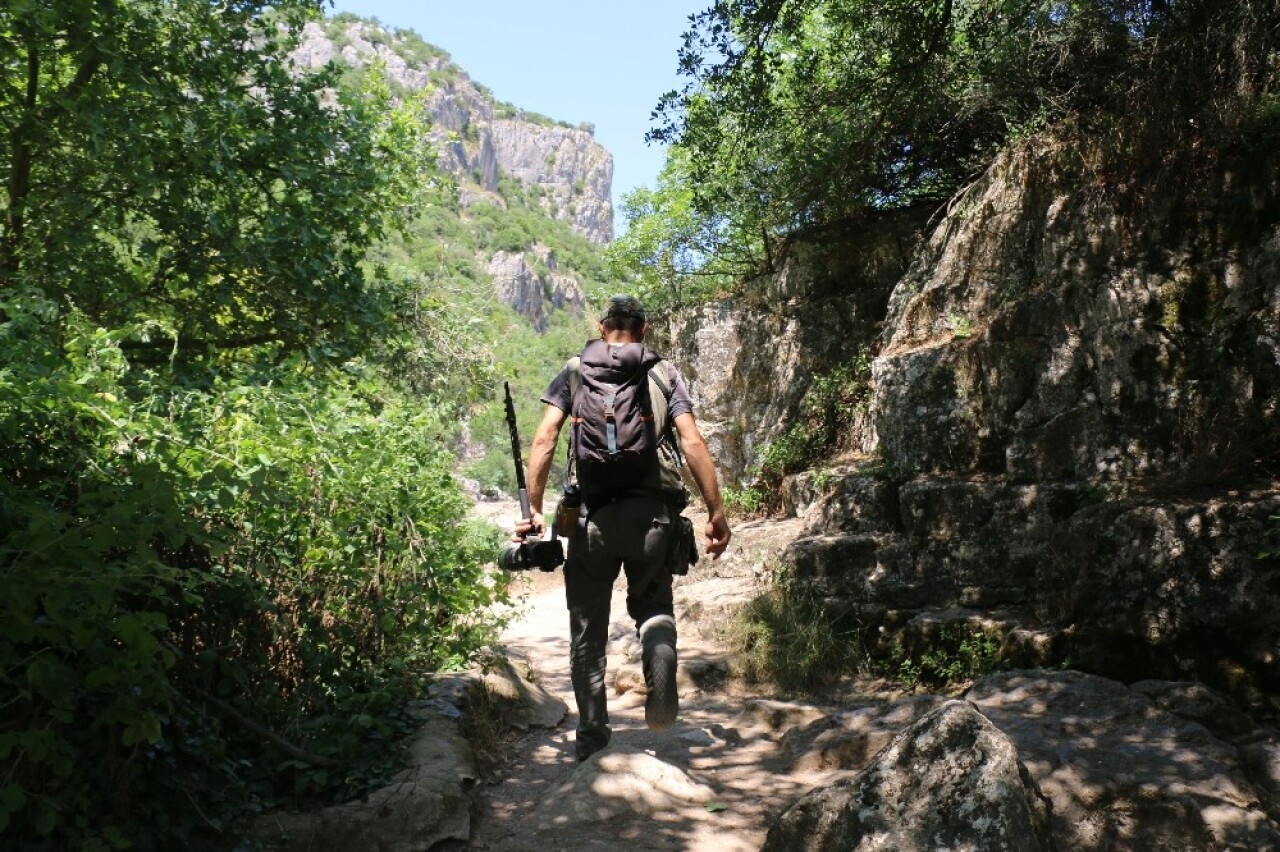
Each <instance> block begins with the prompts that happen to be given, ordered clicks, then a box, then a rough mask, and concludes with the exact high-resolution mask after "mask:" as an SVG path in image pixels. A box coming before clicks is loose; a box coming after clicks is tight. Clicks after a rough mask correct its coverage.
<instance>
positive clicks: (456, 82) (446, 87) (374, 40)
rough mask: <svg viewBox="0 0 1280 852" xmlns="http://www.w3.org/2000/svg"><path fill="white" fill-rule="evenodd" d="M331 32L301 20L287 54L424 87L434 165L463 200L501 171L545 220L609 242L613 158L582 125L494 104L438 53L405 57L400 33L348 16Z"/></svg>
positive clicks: (492, 184) (488, 187) (481, 191)
mask: <svg viewBox="0 0 1280 852" xmlns="http://www.w3.org/2000/svg"><path fill="white" fill-rule="evenodd" d="M338 29H339V30H340V34H339V35H338V37H337V38H335V37H332V36H331V35H330V34H329V33H330V32H333V31H334V30H333V27H332V26H331V27H330V28H328V29H326V27H325V26H322V25H321V24H318V23H311V24H308V25H307V26H306V29H305V31H304V35H303V41H302V44H301V46H300V47H299V49H298V51H297V52H296V53H295V56H296V57H297V59H298V60H299V62H300V63H301V64H302V65H304V66H307V67H313V68H314V67H320V66H322V65H324V64H325V63H327V62H330V61H332V60H338V61H341V62H345V63H347V64H350V65H353V66H356V67H365V66H368V65H369V64H370V63H372V62H379V63H381V64H382V66H383V68H384V72H385V73H386V75H387V77H388V78H389V79H390V80H392V81H393V82H394V83H395V84H397V85H399V86H401V87H403V88H404V89H405V90H407V91H410V92H419V91H422V90H424V89H426V90H427V91H428V96H427V109H428V110H429V111H430V114H431V119H432V123H433V126H434V128H435V134H436V138H437V140H438V142H439V146H440V154H441V157H440V165H441V167H442V168H444V169H445V170H446V171H448V172H450V173H452V174H454V175H455V176H457V177H458V178H459V181H460V183H461V191H462V192H461V194H462V201H463V203H464V204H465V203H467V202H468V201H471V200H474V199H476V198H478V197H484V195H485V193H486V192H487V193H492V192H493V191H495V190H497V188H498V177H499V174H507V175H511V176H512V177H514V178H516V179H517V180H519V181H520V182H521V183H523V184H524V185H525V186H527V187H536V188H537V193H538V195H539V196H540V203H541V205H542V207H543V209H544V210H545V211H546V212H547V214H548V215H550V216H551V217H552V218H554V219H557V220H560V221H564V222H567V223H569V224H570V225H571V226H572V228H573V229H574V230H575V231H576V232H578V233H580V234H582V235H583V236H585V237H586V238H587V239H589V240H591V241H592V242H594V243H597V244H600V245H603V244H604V243H607V242H609V241H610V240H612V239H613V203H612V200H611V197H610V186H611V184H612V182H613V157H612V155H611V154H610V153H609V152H608V151H607V150H605V149H604V148H603V147H602V146H601V145H599V144H598V143H597V142H596V141H595V139H594V138H593V136H592V133H591V131H590V130H587V129H579V128H574V127H568V126H564V125H561V124H557V123H554V122H551V121H549V120H542V121H535V120H533V119H532V118H531V117H525V116H524V114H523V113H520V112H519V111H517V110H513V109H512V108H510V107H507V106H506V105H502V104H498V103H496V102H495V101H494V99H493V97H492V96H491V95H490V94H489V93H488V92H487V91H486V90H484V89H483V88H482V87H480V86H478V85H477V84H475V83H474V82H473V81H472V80H471V78H470V77H469V76H467V73H466V72H465V71H463V70H462V69H460V68H458V67H457V66H456V65H454V64H453V63H452V62H451V61H450V60H449V58H448V56H447V54H444V53H443V52H433V53H431V54H430V55H427V56H414V57H412V58H411V59H406V57H405V55H404V54H405V53H408V52H409V51H406V50H405V49H404V47H403V44H402V43H403V42H404V41H405V38H404V37H403V36H401V35H398V34H395V33H390V32H388V31H386V30H385V29H383V28H381V27H379V26H377V25H375V24H371V23H368V22H363V21H351V22H346V23H343V24H341V25H340V26H339V27H338ZM508 112H514V113H515V114H514V115H506V114H505V113H508ZM489 200H492V199H489Z"/></svg>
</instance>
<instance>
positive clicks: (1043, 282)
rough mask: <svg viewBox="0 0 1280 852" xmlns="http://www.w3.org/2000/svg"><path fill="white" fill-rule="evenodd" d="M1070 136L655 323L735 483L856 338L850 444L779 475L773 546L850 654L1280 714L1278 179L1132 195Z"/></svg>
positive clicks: (1268, 175) (1264, 172)
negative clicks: (1109, 684)
mask: <svg viewBox="0 0 1280 852" xmlns="http://www.w3.org/2000/svg"><path fill="white" fill-rule="evenodd" d="M1087 144H1088V143H1087V142H1085V141H1081V140H1075V141H1062V140H1058V141H1052V142H1051V141H1046V140H1041V141H1039V142H1033V143H1028V144H1026V145H1024V146H1022V147H1020V148H1018V149H1017V150H1014V151H1011V152H1009V153H1007V154H1006V155H1004V156H1002V157H1001V158H1000V159H999V160H998V161H997V162H996V163H995V164H994V165H993V166H992V167H991V168H990V170H989V171H988V172H987V174H986V175H985V176H984V178H983V179H982V180H980V181H978V182H977V183H976V184H974V185H973V186H971V187H970V188H968V189H967V190H966V191H965V192H964V193H963V194H962V195H961V196H960V197H958V198H956V199H955V200H954V201H953V202H952V204H951V205H950V207H949V209H948V210H947V211H945V213H944V214H943V215H942V216H940V217H939V218H938V219H937V220H936V221H935V222H933V223H932V224H931V225H930V226H929V227H918V224H919V223H917V227H916V228H915V230H914V231H913V230H912V223H911V222H904V221H902V220H899V221H895V222H889V223H886V224H885V225H884V226H883V227H881V228H879V229H878V230H877V229H872V230H870V231H865V232H864V233H862V234H859V235H858V236H857V237H855V238H842V239H834V238H833V239H830V240H827V241H826V242H823V241H821V240H819V241H817V242H816V243H815V244H814V245H812V246H810V247H809V248H808V249H806V250H804V251H799V252H792V255H791V257H790V259H789V261H788V262H787V264H786V265H785V267H784V268H783V270H782V271H781V272H780V273H778V274H777V275H775V276H772V277H770V278H769V279H768V280H766V281H764V282H759V286H757V287H756V288H755V292H756V293H757V294H763V295H757V296H756V297H755V298H754V299H753V300H750V301H748V300H744V299H739V300H737V301H732V302H723V303H718V304H715V305H711V306H708V307H706V308H704V309H703V311H702V313H701V316H698V317H686V318H685V319H684V320H683V321H680V322H676V323H674V324H673V327H672V328H671V329H670V333H671V335H672V337H673V339H674V340H675V341H676V342H677V343H678V350H679V352H680V353H681V354H680V355H679V356H678V357H679V358H680V359H681V360H683V361H684V362H686V363H687V364H688V365H689V366H688V370H689V373H690V378H691V386H692V391H693V394H694V396H695V398H696V402H697V403H698V405H699V411H700V415H701V416H702V417H703V418H705V420H706V427H707V431H708V433H709V434H710V435H711V437H712V443H713V444H714V446H715V449H716V451H717V453H718V455H719V458H720V462H721V464H722V465H723V470H722V472H723V473H724V474H725V475H726V477H728V478H732V479H737V480H739V481H742V480H743V479H746V478H749V477H750V474H751V470H752V466H753V465H754V464H756V463H758V460H759V448H760V447H761V446H762V445H764V444H765V443H767V442H768V441H769V440H770V439H773V438H775V437H776V436H777V435H778V434H779V430H780V429H781V428H783V426H785V424H786V423H787V421H788V419H789V418H794V417H795V415H796V413H797V409H798V406H799V404H800V399H801V397H802V395H803V393H804V391H805V390H806V389H807V387H808V386H809V385H810V383H811V382H812V381H813V379H814V377H815V376H819V375H822V374H823V373H825V372H829V371H831V370H832V369H833V368H834V367H835V366H837V365H838V364H840V363H842V362H844V361H845V360H847V359H848V358H849V357H850V354H851V353H855V352H859V351H861V352H864V353H867V355H868V356H874V357H873V361H872V371H871V372H872V376H871V382H870V385H869V387H868V389H867V390H868V392H867V397H866V399H867V401H866V404H865V405H863V406H862V407H861V408H860V409H859V410H855V411H849V412H847V414H846V418H845V419H846V423H845V434H846V442H847V443H846V446H847V448H849V449H852V450H854V451H858V452H854V453H851V454H848V456H847V457H846V458H845V459H842V460H838V461H843V462H847V463H844V464H837V463H836V462H834V461H833V462H831V463H830V464H829V465H828V467H826V468H825V469H821V470H815V471H810V472H808V473H806V474H801V475H799V476H796V477H794V478H792V479H791V480H790V481H789V482H788V483H787V484H786V486H785V488H784V491H785V493H786V494H787V497H788V499H787V505H788V507H789V509H790V510H791V511H792V512H794V513H796V514H798V515H800V516H802V517H803V518H805V519H806V521H807V524H808V530H807V534H806V535H805V536H803V537H802V538H801V539H799V540H798V541H797V542H796V543H795V544H794V545H793V546H792V548H791V550H790V553H789V556H788V562H789V564H791V565H792V567H793V568H794V570H795V572H796V574H797V576H800V577H802V578H804V579H805V580H806V582H807V583H808V584H809V585H810V586H811V587H812V588H814V589H815V590H817V591H818V592H819V593H820V594H821V595H822V596H823V598H824V599H825V600H826V601H827V602H828V604H829V605H830V606H832V607H834V608H838V609H841V610H844V611H853V612H855V613H856V614H857V615H858V617H859V618H860V620H861V623H862V624H864V625H865V626H866V628H867V630H868V637H869V641H871V642H872V643H873V644H875V643H876V642H881V643H883V641H884V639H883V637H890V639H889V640H888V641H892V642H897V643H905V645H906V646H907V647H908V648H910V647H912V645H913V643H920V642H927V641H928V640H929V637H930V636H935V637H936V636H937V635H938V633H939V631H940V630H942V629H943V627H945V626H948V625H950V626H955V627H957V629H961V630H966V631H975V630H976V631H988V632H995V633H997V634H999V636H1000V637H1001V640H1002V642H1003V643H1004V651H1005V654H1006V657H1008V658H1011V659H1016V660H1017V661H1018V662H1023V663H1039V664H1044V663H1053V662H1061V661H1062V660H1065V659H1070V660H1072V661H1073V662H1074V663H1076V664H1079V665H1083V666H1085V667H1088V668H1091V669H1092V670H1094V671H1098V672H1102V673H1107V674H1111V675H1115V676H1120V677H1123V678H1136V677H1141V676H1151V675H1159V676H1170V677H1186V676H1198V677H1203V678H1206V679H1208V680H1211V681H1213V682H1215V683H1218V684H1221V685H1224V686H1226V687H1228V688H1230V689H1232V690H1233V691H1234V693H1235V694H1236V695H1237V697H1240V698H1242V699H1244V700H1246V701H1248V702H1250V703H1254V704H1257V703H1268V702H1270V703H1274V702H1275V700H1276V699H1275V695H1276V687H1278V686H1280V676H1278V672H1280V667H1278V664H1280V606H1278V605H1280V585H1278V584H1277V583H1276V581H1275V579H1274V578H1275V575H1276V568H1277V567H1280V565H1278V564H1277V562H1276V557H1274V556H1267V557H1262V556H1260V553H1263V552H1274V551H1276V550H1277V549H1278V548H1277V547H1276V541H1275V540H1276V539H1277V538H1280V525H1278V524H1277V522H1276V521H1275V517H1276V516H1277V515H1280V490H1277V487H1276V484H1275V483H1274V481H1272V479H1271V478H1270V476H1269V475H1268V471H1270V470H1274V466H1273V463H1274V461H1275V460H1276V457H1277V453H1278V452H1280V439H1278V437H1277V428H1276V427H1277V425H1280V424H1278V423H1277V418H1280V410H1278V408H1280V396H1278V389H1280V276H1278V275H1277V272H1278V271H1280V170H1278V169H1277V163H1276V162H1275V159H1274V157H1270V158H1268V157H1261V158H1259V157H1252V158H1241V159H1240V160H1238V161H1236V162H1234V163H1232V164H1228V165H1223V166H1222V167H1221V168H1219V169H1218V170H1217V171H1216V172H1214V173H1213V174H1202V175H1198V176H1195V177H1194V178H1188V180H1187V181H1185V182H1183V183H1182V185H1180V186H1179V188H1178V191H1177V192H1170V193H1166V194H1163V195H1161V194H1159V193H1152V194H1149V195H1148V196H1146V197H1143V198H1141V199H1134V198H1133V197H1132V196H1128V197H1125V196H1123V195H1122V194H1120V193H1109V192H1106V191H1103V192H1099V191H1097V188H1096V186H1095V187H1094V188H1093V189H1089V190H1086V189H1084V188H1082V187H1086V186H1089V185H1090V180H1089V176H1088V175H1086V174H1084V173H1083V172H1082V167H1081V166H1078V165H1073V164H1078V163H1082V162H1084V161H1085V160H1086V159H1087V158H1086V157H1084V156H1082V147H1083V146H1087ZM763 353H767V357H766V355H765V354H763Z"/></svg>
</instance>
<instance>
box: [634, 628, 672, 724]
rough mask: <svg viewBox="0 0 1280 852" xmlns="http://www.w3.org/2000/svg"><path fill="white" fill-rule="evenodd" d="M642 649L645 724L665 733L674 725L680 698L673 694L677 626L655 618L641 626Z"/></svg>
mask: <svg viewBox="0 0 1280 852" xmlns="http://www.w3.org/2000/svg"><path fill="white" fill-rule="evenodd" d="M640 644H641V646H642V647H643V649H644V656H643V657H642V663H641V664H642V667H643V669H644V683H645V686H647V687H648V688H649V694H648V696H647V697H646V698H645V700H644V721H645V724H647V725H648V726H649V730H651V731H665V730H666V729H667V728H670V727H671V726H672V725H674V724H675V722H676V716H677V715H678V714H679V712H680V695H679V693H678V692H677V691H676V622H675V619H674V618H672V617H671V616H669V615H656V616H654V617H653V618H651V619H649V620H648V621H646V622H645V623H644V624H642V625H641V626H640Z"/></svg>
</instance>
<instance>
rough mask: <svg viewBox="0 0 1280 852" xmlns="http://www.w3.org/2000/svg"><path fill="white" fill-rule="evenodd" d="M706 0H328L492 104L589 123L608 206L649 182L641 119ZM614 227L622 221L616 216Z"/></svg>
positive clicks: (656, 162)
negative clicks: (399, 35) (456, 76)
mask: <svg viewBox="0 0 1280 852" xmlns="http://www.w3.org/2000/svg"><path fill="white" fill-rule="evenodd" d="M710 5H711V0H647V2H602V0H547V1H546V2H519V0H448V2H441V1H440V0H335V2H334V7H333V11H335V12H352V13H354V14H357V15H360V16H362V17H366V18H377V19H378V20H379V21H380V22H381V23H382V24H383V25H385V26H388V27H401V28H405V29H411V30H414V31H415V32H417V33H418V34H419V35H420V36H422V38H423V39H424V40H426V41H427V42H429V43H431V44H433V45H435V46H436V47H440V48H443V49H444V50H446V51H448V52H449V54H450V55H451V56H452V57H453V60H454V62H456V63H457V64H458V65H460V66H462V68H463V69H464V70H466V72H467V73H468V74H469V75H470V76H471V78H472V79H473V80H475V81H476V82H478V83H481V84H483V85H485V86H487V87H488V88H489V89H490V90H492V91H493V94H494V96H495V97H497V98H498V100H502V101H507V102H509V103H511V104H514V105H515V106H518V107H521V108H523V109H527V110H532V111H533V112H539V113H542V114H543V115H546V116H549V117H551V118H554V119H557V120H560V121H567V122H570V123H572V124H578V123H579V122H583V121H589V122H591V123H592V124H594V125H595V127H596V140H597V141H599V142H600V144H602V145H604V147H606V148H608V149H609V151H610V152H611V153H612V154H613V168H614V171H613V202H614V208H615V210H617V208H618V204H619V202H620V201H621V199H622V196H623V194H624V193H626V192H628V191H630V190H632V189H634V188H636V187H638V186H652V185H653V182H654V179H655V178H656V177H657V174H658V172H659V171H660V170H661V168H662V163H663V151H662V149H661V148H660V147H658V146H654V145H646V144H645V141H644V134H645V132H646V131H647V130H648V129H649V128H650V127H651V126H652V121H651V120H650V118H649V116H650V113H651V112H652V111H653V108H654V106H655V105H656V104H657V102H658V98H659V97H661V95H662V93H663V92H666V91H669V90H671V89H675V88H679V86H680V85H681V79H680V77H679V76H678V75H677V74H676V50H677V49H678V48H679V46H680V35H681V33H683V32H684V31H685V30H686V29H688V17H689V15H691V14H693V13H694V12H698V11H700V10H702V9H704V8H706V7H707V6H710ZM615 220H616V224H615V229H616V230H617V231H618V232H619V233H621V231H622V230H623V228H624V227H625V223H624V222H623V221H622V220H621V217H620V216H615Z"/></svg>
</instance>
